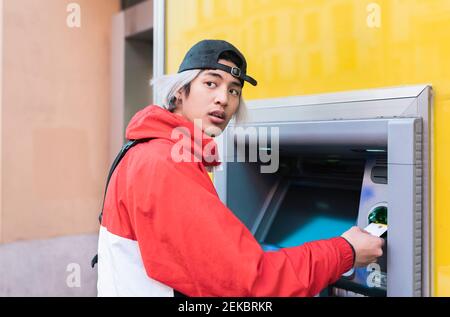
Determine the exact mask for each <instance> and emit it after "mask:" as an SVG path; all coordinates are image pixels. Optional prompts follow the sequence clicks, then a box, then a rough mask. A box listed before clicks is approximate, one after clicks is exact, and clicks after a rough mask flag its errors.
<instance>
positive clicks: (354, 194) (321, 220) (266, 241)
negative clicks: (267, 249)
mask: <svg viewBox="0 0 450 317" xmlns="http://www.w3.org/2000/svg"><path fill="white" fill-rule="evenodd" d="M318 192H320V195H317V193H318ZM359 195H360V193H359V191H357V190H345V189H337V188H314V187H307V186H298V185H291V186H289V189H288V191H287V193H286V196H285V199H284V201H283V202H282V204H281V206H280V208H279V209H278V212H277V213H276V215H275V217H274V220H273V222H272V224H271V226H270V227H269V228H268V230H267V235H266V237H265V238H263V241H262V243H263V245H271V246H278V247H281V248H285V247H293V246H298V245H301V244H303V243H305V242H311V241H314V240H320V239H329V238H333V237H339V236H340V235H341V234H342V233H344V232H345V231H346V230H348V229H350V228H351V227H352V226H354V225H356V219H357V216H358V206H359Z"/></svg>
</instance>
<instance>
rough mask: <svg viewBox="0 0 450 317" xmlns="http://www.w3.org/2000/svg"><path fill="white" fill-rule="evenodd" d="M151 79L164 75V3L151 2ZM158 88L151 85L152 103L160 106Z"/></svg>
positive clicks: (158, 1)
mask: <svg viewBox="0 0 450 317" xmlns="http://www.w3.org/2000/svg"><path fill="white" fill-rule="evenodd" d="M153 14H154V16H153V21H154V24H153V78H158V77H160V76H162V75H164V74H165V66H166V64H165V52H166V50H165V45H166V41H165V15H166V1H165V0H154V1H153ZM158 90H159V89H158V87H157V86H156V85H153V103H154V104H157V105H159V104H161V102H162V100H161V99H162V98H161V96H160V94H159V93H158Z"/></svg>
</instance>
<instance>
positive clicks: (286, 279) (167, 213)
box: [127, 159, 353, 296]
mask: <svg viewBox="0 0 450 317" xmlns="http://www.w3.org/2000/svg"><path fill="white" fill-rule="evenodd" d="M146 164H147V163H146ZM132 176H133V181H132V182H130V181H129V182H127V183H128V184H132V185H129V186H132V187H133V188H128V191H127V192H128V194H127V195H128V196H129V197H128V199H130V200H131V201H132V202H133V204H132V206H133V208H132V210H130V216H131V220H132V225H133V227H134V231H135V235H136V238H137V240H138V243H139V248H140V252H141V255H142V259H143V262H144V266H145V269H146V272H147V274H148V275H149V276H150V277H151V278H153V279H155V280H158V281H160V282H162V283H164V284H166V285H168V286H170V287H172V288H174V289H176V290H177V291H179V292H181V293H183V294H185V295H188V296H314V295H316V294H318V293H319V292H320V291H321V290H322V289H323V288H325V287H326V286H327V285H328V284H329V283H332V282H334V281H336V280H337V279H338V278H339V277H340V276H341V275H342V274H343V273H344V272H346V271H347V270H349V269H350V268H351V267H352V265H353V252H352V249H351V247H350V245H349V244H348V243H347V242H346V241H345V240H344V239H343V238H333V239H329V240H321V241H316V242H311V243H306V244H304V245H302V246H298V247H293V248H285V249H281V250H280V251H277V252H263V251H262V249H261V247H260V245H259V244H258V242H257V241H256V240H255V238H254V237H253V235H252V234H251V232H250V231H249V230H248V229H247V228H246V227H245V225H244V224H243V223H242V222H240V221H239V220H238V219H237V217H236V216H235V215H234V214H233V213H232V211H231V210H229V209H228V208H227V207H226V206H225V205H224V204H223V203H222V202H221V201H220V199H219V198H218V196H217V194H216V192H215V190H211V188H213V187H212V184H211V181H210V180H209V178H208V176H207V174H206V173H204V172H202V170H201V169H200V168H199V166H198V165H197V163H174V162H172V161H170V159H157V161H156V162H154V161H153V162H152V163H148V165H147V166H146V167H145V168H144V167H142V168H137V169H136V170H135V173H134V175H132ZM208 182H209V184H208ZM130 189H133V190H130Z"/></svg>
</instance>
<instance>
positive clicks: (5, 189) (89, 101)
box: [0, 0, 120, 296]
mask: <svg viewBox="0 0 450 317" xmlns="http://www.w3.org/2000/svg"><path fill="white" fill-rule="evenodd" d="M69 3H77V4H79V6H80V9H81V11H80V14H81V15H80V17H81V27H80V28H70V27H68V25H67V17H68V16H69V15H70V12H68V11H67V6H68V4H69ZM119 10H120V1H119V0H95V1H91V0H77V1H68V0H45V1H42V0H14V1H10V0H7V1H5V0H3V8H2V9H1V10H0V15H1V17H2V19H3V26H2V28H3V30H2V31H3V32H2V38H3V40H2V41H1V42H2V54H3V59H2V62H1V63H0V64H1V66H0V71H1V75H2V79H3V80H2V83H1V85H0V86H1V90H2V92H3V93H2V95H1V94H0V96H2V98H1V111H0V112H1V125H0V127H1V132H0V135H1V143H0V144H1V146H0V150H1V171H0V186H1V196H0V243H2V244H3V245H1V247H0V258H1V259H2V260H1V261H2V262H0V266H1V267H2V269H1V271H0V276H1V277H2V279H0V296H1V295H48V294H52V295H58V294H59V295H68V294H81V293H76V292H75V293H73V292H71V291H68V290H67V289H66V288H67V287H65V286H63V287H62V288H60V287H56V286H57V285H59V284H57V283H55V281H56V280H58V281H61V279H62V280H64V279H65V276H66V275H67V274H66V272H65V270H66V267H67V264H68V263H71V262H80V265H82V267H84V266H83V265H84V263H87V262H89V260H90V257H91V255H93V254H91V253H93V251H95V248H96V239H94V238H92V237H91V236H90V235H89V234H95V233H96V232H97V231H98V221H97V215H98V213H99V211H100V208H101V202H102V198H103V197H102V196H103V188H104V183H105V177H106V174H107V169H108V167H109V164H110V162H109V157H108V150H109V149H108V144H109V134H108V133H109V130H108V129H109V111H110V103H111V100H110V95H111V91H110V82H111V79H110V67H111V64H110V56H111V44H110V43H111V25H112V23H111V21H112V16H113V15H114V14H115V13H117V12H119ZM86 234H88V236H89V237H90V238H89V239H87V240H86V239H85V237H87V236H86ZM62 236H65V237H66V238H64V239H66V240H64V239H63V238H60V237H62ZM61 239H63V240H61ZM79 239H81V241H83V242H82V243H81V244H80V241H79ZM65 242H67V243H68V244H67V246H66V247H64V243H65ZM76 246H78V247H77V248H75V247H76ZM72 247H74V248H72ZM88 249H89V252H88V253H89V254H87V253H86V252H87V250H88ZM41 251H42V252H41ZM94 253H95V252H94ZM66 255H67V256H66ZM86 257H87V258H86ZM19 262H23V263H27V265H26V266H24V265H22V264H20V265H18V263H19ZM82 263H83V264H82ZM4 265H5V266H4ZM8 268H10V269H11V270H12V271H7V269H8ZM45 268H55V270H49V271H48V274H47V275H44V273H43V272H47V271H46V269H45ZM56 268H57V269H56ZM33 272H42V276H46V277H45V278H46V279H47V284H48V285H54V286H55V287H56V288H53V289H50V288H49V289H32V288H30V287H29V285H27V283H26V281H23V279H19V281H20V283H15V282H14V281H13V280H14V277H17V278H19V276H31V275H29V274H31V273H33ZM52 272H53V273H52ZM1 274H3V276H2V275H1ZM61 275H63V276H61ZM5 276H7V277H8V279H9V280H8V281H6V280H3V278H5ZM87 277H88V275H86V278H87ZM30 278H31V277H30ZM11 279H12V280H11ZM35 279H36V282H37V284H39V285H41V284H42V282H43V280H40V278H39V277H36V278H35ZM14 284H15V285H14ZM85 284H86V285H91V284H92V281H91V282H85ZM61 285H62V284H61ZM92 285H93V284H92ZM92 285H91V286H92ZM13 286H14V288H13ZM83 294H86V295H89V294H93V293H92V290H90V291H84V293H83Z"/></svg>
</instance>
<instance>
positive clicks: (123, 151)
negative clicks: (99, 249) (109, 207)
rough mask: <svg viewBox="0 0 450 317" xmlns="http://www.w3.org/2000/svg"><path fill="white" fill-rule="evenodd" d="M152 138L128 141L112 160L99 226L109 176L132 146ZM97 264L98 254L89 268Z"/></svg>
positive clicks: (107, 181)
mask: <svg viewBox="0 0 450 317" xmlns="http://www.w3.org/2000/svg"><path fill="white" fill-rule="evenodd" d="M151 139H152V138H147V139H138V140H130V141H128V142H127V143H125V144H124V145H123V146H122V148H121V149H120V152H119V154H117V156H116V159H115V160H114V162H113V163H112V166H111V168H110V170H109V173H108V179H107V180H106V186H105V193H104V194H103V203H102V211H101V212H100V215H99V216H98V221H99V222H100V224H101V223H102V218H103V208H104V206H105V198H106V192H107V190H108V185H109V181H110V179H111V176H112V174H113V172H114V170H115V169H116V167H117V165H119V163H120V161H121V160H122V158H123V157H124V156H125V154H126V153H127V152H128V150H129V149H131V148H132V147H133V146H135V145H136V144H139V143H143V142H147V141H150V140H151ZM97 263H98V254H96V255H95V256H94V257H93V258H92V260H91V266H92V267H94V266H95V264H97Z"/></svg>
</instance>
